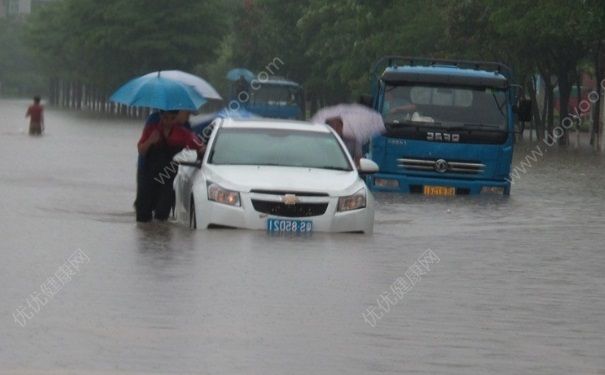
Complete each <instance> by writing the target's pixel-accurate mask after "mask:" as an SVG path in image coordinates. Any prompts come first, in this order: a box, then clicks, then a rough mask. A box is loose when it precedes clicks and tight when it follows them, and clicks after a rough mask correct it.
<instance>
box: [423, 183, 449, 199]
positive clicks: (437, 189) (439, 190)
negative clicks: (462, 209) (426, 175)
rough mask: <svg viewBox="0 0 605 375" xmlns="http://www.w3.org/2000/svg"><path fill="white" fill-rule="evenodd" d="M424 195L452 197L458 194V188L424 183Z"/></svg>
mask: <svg viewBox="0 0 605 375" xmlns="http://www.w3.org/2000/svg"><path fill="white" fill-rule="evenodd" d="M423 194H424V195H430V196H433V197H452V196H454V195H456V188H455V187H449V186H431V185H424V192H423Z"/></svg>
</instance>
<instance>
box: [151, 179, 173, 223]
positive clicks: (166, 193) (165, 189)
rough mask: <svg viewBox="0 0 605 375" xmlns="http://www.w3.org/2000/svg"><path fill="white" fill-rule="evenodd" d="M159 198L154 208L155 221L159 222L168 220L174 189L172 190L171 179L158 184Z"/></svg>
mask: <svg viewBox="0 0 605 375" xmlns="http://www.w3.org/2000/svg"><path fill="white" fill-rule="evenodd" d="M159 185H160V187H159V197H158V201H157V205H156V206H155V219H156V220H160V221H165V220H168V217H169V216H170V210H171V209H172V206H173V203H174V189H173V188H172V179H171V180H170V181H165V183H164V184H159Z"/></svg>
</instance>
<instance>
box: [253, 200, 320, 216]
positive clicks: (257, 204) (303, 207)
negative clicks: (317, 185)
mask: <svg viewBox="0 0 605 375" xmlns="http://www.w3.org/2000/svg"><path fill="white" fill-rule="evenodd" d="M252 206H253V207H254V209H255V210H256V211H258V212H262V213H265V214H269V215H275V216H284V217H311V216H320V215H323V214H324V213H325V212H326V209H327V208H328V203H297V204H293V205H286V204H285V203H283V202H267V201H262V200H257V199H253V200H252Z"/></svg>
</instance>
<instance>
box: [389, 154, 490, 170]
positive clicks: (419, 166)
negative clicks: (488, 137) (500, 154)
mask: <svg viewBox="0 0 605 375" xmlns="http://www.w3.org/2000/svg"><path fill="white" fill-rule="evenodd" d="M438 160H441V159H437V160H430V159H410V158H402V159H397V165H398V166H399V167H400V168H405V169H408V170H414V171H438V172H441V173H445V172H448V173H464V174H480V173H483V171H484V170H485V164H482V163H475V162H462V161H446V163H447V164H446V166H447V167H446V168H447V169H445V170H438V166H437V164H438V163H437V161H438ZM442 161H443V160H442Z"/></svg>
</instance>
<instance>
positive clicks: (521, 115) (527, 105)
mask: <svg viewBox="0 0 605 375" xmlns="http://www.w3.org/2000/svg"><path fill="white" fill-rule="evenodd" d="M531 107H532V101H531V99H519V104H517V105H516V106H514V107H513V110H515V112H516V113H517V118H518V119H519V121H522V122H528V121H531V119H532V112H531Z"/></svg>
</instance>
